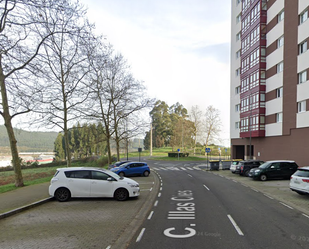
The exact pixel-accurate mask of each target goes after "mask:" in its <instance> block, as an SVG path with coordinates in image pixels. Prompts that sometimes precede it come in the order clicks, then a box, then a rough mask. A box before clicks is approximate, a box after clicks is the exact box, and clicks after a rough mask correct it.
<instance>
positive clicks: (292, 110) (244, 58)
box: [230, 0, 309, 166]
mask: <svg viewBox="0 0 309 249" xmlns="http://www.w3.org/2000/svg"><path fill="white" fill-rule="evenodd" d="M308 12H309V0H292V1H291V0H268V1H267V0H232V24H231V26H232V27H231V92H230V98H231V107H230V108H231V110H230V114H231V115H230V134H231V151H232V158H234V159H236V158H238V159H249V158H254V159H260V160H264V161H266V160H276V159H290V160H295V161H296V162H297V163H298V165H299V166H305V165H309V50H308V49H309V44H308V43H309V13H308Z"/></svg>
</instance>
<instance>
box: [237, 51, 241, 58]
mask: <svg viewBox="0 0 309 249" xmlns="http://www.w3.org/2000/svg"><path fill="white" fill-rule="evenodd" d="M240 55H241V52H240V50H238V51H237V52H236V58H239V57H240Z"/></svg>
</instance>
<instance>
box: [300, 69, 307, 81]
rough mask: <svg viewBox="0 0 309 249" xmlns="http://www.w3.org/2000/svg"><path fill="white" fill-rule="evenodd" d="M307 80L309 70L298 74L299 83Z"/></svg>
mask: <svg viewBox="0 0 309 249" xmlns="http://www.w3.org/2000/svg"><path fill="white" fill-rule="evenodd" d="M306 81H307V71H303V72H301V73H299V74H298V84H301V83H304V82H306Z"/></svg>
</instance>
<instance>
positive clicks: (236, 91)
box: [235, 86, 240, 94]
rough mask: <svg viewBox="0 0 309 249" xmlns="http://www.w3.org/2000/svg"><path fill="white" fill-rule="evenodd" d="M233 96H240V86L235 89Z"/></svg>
mask: <svg viewBox="0 0 309 249" xmlns="http://www.w3.org/2000/svg"><path fill="white" fill-rule="evenodd" d="M235 94H240V86H238V87H236V88H235Z"/></svg>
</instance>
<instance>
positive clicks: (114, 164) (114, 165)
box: [108, 161, 130, 169]
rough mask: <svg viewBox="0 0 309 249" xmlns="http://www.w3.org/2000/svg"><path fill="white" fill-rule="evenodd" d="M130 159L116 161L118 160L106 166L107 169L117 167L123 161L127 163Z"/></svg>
mask: <svg viewBox="0 0 309 249" xmlns="http://www.w3.org/2000/svg"><path fill="white" fill-rule="evenodd" d="M128 162H130V161H118V162H115V163H113V164H111V165H109V166H108V169H112V168H115V167H119V166H120V165H122V164H124V163H128Z"/></svg>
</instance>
